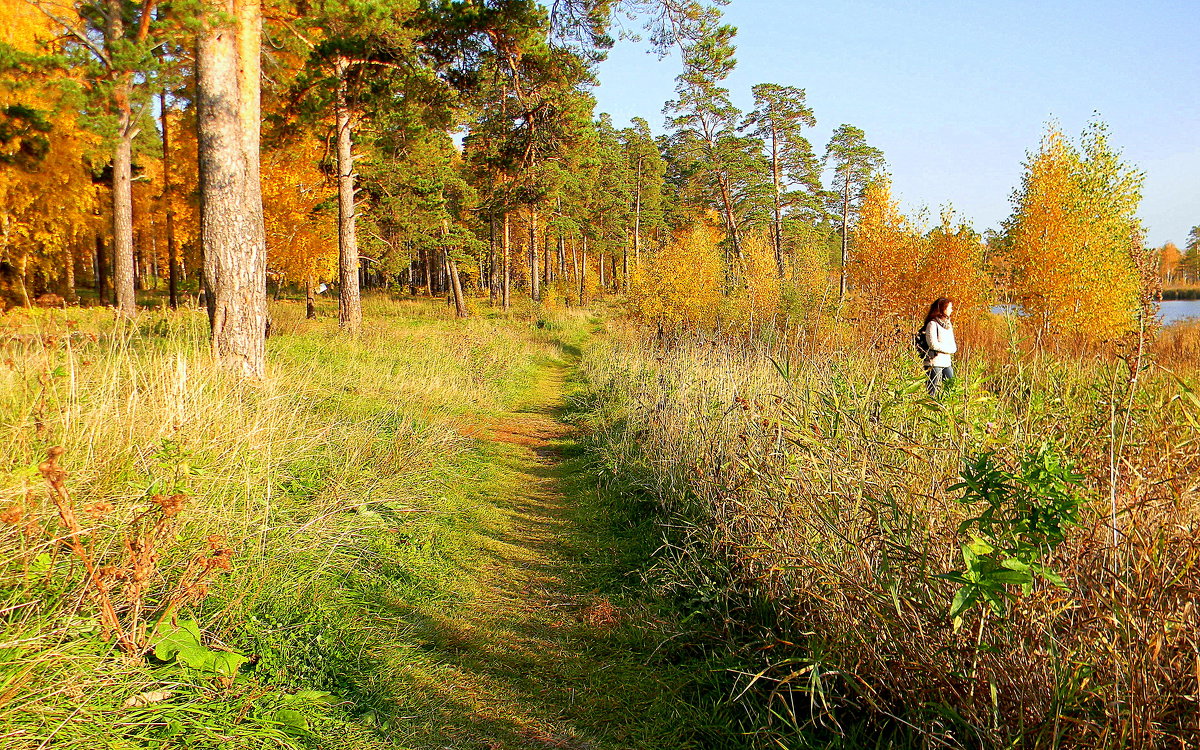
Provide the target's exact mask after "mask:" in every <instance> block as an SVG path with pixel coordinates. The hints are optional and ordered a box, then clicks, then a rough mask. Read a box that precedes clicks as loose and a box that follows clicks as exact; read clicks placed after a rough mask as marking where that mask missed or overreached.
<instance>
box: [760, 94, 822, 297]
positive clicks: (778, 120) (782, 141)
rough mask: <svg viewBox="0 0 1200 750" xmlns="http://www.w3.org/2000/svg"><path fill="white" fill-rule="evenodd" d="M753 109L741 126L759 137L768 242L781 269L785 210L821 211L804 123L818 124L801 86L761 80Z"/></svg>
mask: <svg viewBox="0 0 1200 750" xmlns="http://www.w3.org/2000/svg"><path fill="white" fill-rule="evenodd" d="M752 91H753V93H754V110H753V111H752V112H751V113H750V114H749V115H748V116H747V117H746V124H745V127H746V128H748V129H750V130H751V133H752V134H753V135H755V136H756V137H758V138H759V139H761V140H762V142H763V143H764V145H765V147H766V151H767V159H768V162H769V164H770V169H771V245H772V247H773V249H774V251H775V263H776V266H777V268H778V271H779V273H780V274H781V275H782V274H783V248H784V241H783V226H784V213H785V212H786V211H789V210H793V211H795V212H796V213H798V214H807V216H806V217H805V218H815V216H816V215H817V214H819V212H820V210H821V209H820V198H821V166H820V161H819V160H818V159H817V157H816V154H814V153H813V150H812V146H811V145H810V144H809V142H808V139H807V138H805V137H804V135H803V130H804V128H805V127H810V128H811V127H814V126H815V125H816V124H817V120H816V118H815V117H814V116H813V111H812V109H811V108H810V107H809V106H808V105H807V104H805V101H804V96H805V93H804V89H799V88H795V87H793V86H780V85H778V84H774V83H760V84H758V85H756V86H754V88H753V89H752Z"/></svg>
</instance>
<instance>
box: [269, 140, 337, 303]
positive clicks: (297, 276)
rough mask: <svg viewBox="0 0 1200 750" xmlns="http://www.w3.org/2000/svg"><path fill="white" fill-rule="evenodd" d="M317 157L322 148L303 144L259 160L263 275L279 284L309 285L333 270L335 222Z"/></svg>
mask: <svg viewBox="0 0 1200 750" xmlns="http://www.w3.org/2000/svg"><path fill="white" fill-rule="evenodd" d="M321 155H322V150H321V144H320V143H318V142H317V141H316V140H315V139H312V138H303V139H301V140H298V141H296V142H294V143H290V144H288V145H287V146H286V147H282V148H278V149H276V150H274V151H271V152H269V153H267V154H264V157H263V185H262V191H263V213H264V215H265V219H266V229H267V270H268V272H269V273H270V274H271V275H272V276H273V277H274V278H275V279H276V281H278V282H280V283H282V282H284V281H302V282H304V283H305V284H309V285H311V284H314V283H316V282H318V281H326V280H329V279H331V278H333V274H334V273H335V272H336V269H337V258H338V247H337V224H336V221H337V216H336V214H335V213H334V208H333V204H332V203H330V199H331V197H332V189H331V186H330V185H329V181H328V179H326V177H325V175H324V174H322V173H321V171H320V169H319V168H318V165H319V163H320V160H321Z"/></svg>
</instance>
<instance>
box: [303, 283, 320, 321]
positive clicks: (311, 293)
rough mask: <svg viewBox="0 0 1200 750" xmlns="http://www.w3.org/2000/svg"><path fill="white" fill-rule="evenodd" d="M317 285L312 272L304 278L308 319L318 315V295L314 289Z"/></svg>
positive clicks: (305, 305)
mask: <svg viewBox="0 0 1200 750" xmlns="http://www.w3.org/2000/svg"><path fill="white" fill-rule="evenodd" d="M315 285H316V282H315V281H314V280H313V277H312V275H311V274H310V275H309V276H308V277H307V278H305V279H304V317H305V318H307V319H308V320H313V319H314V318H316V317H317V295H316V294H315V291H316V290H314V289H313V287H314V286H315Z"/></svg>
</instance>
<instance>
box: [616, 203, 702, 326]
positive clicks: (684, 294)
mask: <svg viewBox="0 0 1200 750" xmlns="http://www.w3.org/2000/svg"><path fill="white" fill-rule="evenodd" d="M723 236H724V235H723V233H722V231H721V230H720V229H718V228H717V227H716V226H715V225H714V224H712V223H710V222H705V221H696V222H695V223H693V224H692V225H691V226H689V227H687V228H685V229H683V230H681V231H680V232H679V233H678V234H676V236H675V237H674V239H672V241H671V242H670V243H669V244H668V245H667V246H666V247H665V248H663V249H662V250H661V251H659V252H658V253H656V254H654V255H653V256H651V257H649V258H647V259H646V260H645V261H644V262H643V264H642V265H641V267H640V268H637V269H636V270H635V271H634V274H633V278H632V280H631V283H630V288H629V309H630V312H631V313H632V314H633V316H634V317H636V318H639V319H641V320H643V321H646V322H648V323H653V324H655V325H657V326H658V327H659V329H660V330H664V331H676V330H680V329H686V328H695V327H699V328H708V327H711V326H713V325H715V324H716V323H717V320H718V319H719V316H720V313H721V310H722V308H723V307H724V302H723V299H722V296H721V289H722V287H723V286H724V284H725V272H724V262H723V260H722V257H721V250H720V242H721V239H722V238H723Z"/></svg>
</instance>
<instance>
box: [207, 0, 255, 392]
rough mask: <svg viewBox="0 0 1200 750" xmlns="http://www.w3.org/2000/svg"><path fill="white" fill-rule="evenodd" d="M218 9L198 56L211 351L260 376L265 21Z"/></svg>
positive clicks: (251, 0) (238, 9)
mask: <svg viewBox="0 0 1200 750" xmlns="http://www.w3.org/2000/svg"><path fill="white" fill-rule="evenodd" d="M213 9H214V10H216V11H217V13H214V14H213V15H212V16H211V17H210V18H209V19H208V22H209V24H210V25H209V26H208V27H207V28H206V29H204V30H203V31H202V32H201V34H200V38H199V43H198V45H197V54H196V90H197V99H198V105H199V119H198V128H197V130H198V140H199V172H200V241H201V245H202V247H203V252H204V280H205V284H206V286H207V289H206V297H207V302H208V305H209V310H210V316H211V318H210V322H211V325H212V347H213V354H214V355H215V356H216V358H217V359H218V361H219V362H220V363H221V364H222V365H223V366H225V367H228V368H230V369H232V370H234V371H235V372H238V373H240V374H242V375H244V376H246V377H251V378H261V377H262V376H263V375H264V374H265V371H266V358H265V338H266V327H267V304H266V302H267V300H266V292H267V289H266V244H265V241H264V232H263V220H262V195H261V193H259V179H258V174H257V171H258V151H257V146H258V123H259V111H258V102H259V99H258V96H259V85H260V84H259V40H260V38H261V37H260V35H261V23H262V19H261V12H260V6H259V5H258V2H257V0H240V2H237V3H236V4H235V0H218V2H215V3H214V4H213ZM229 19H233V22H232V23H230V21H229ZM247 130H251V131H253V132H246V131H247Z"/></svg>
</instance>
